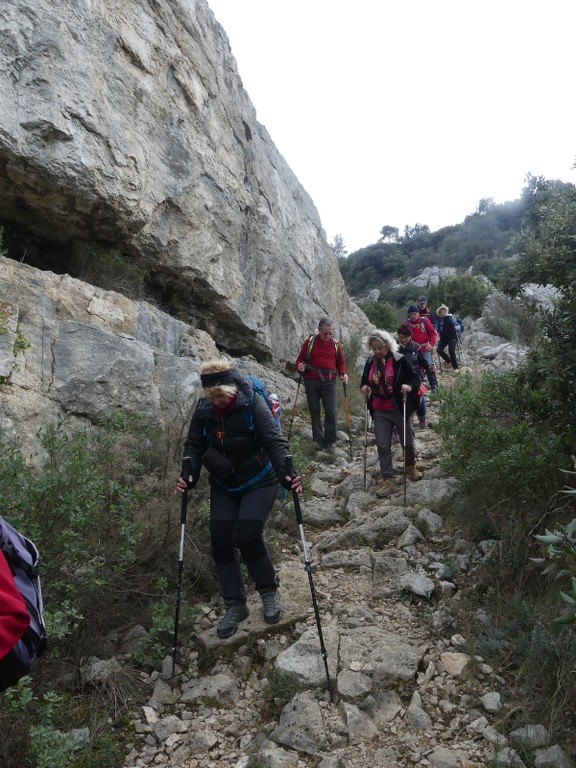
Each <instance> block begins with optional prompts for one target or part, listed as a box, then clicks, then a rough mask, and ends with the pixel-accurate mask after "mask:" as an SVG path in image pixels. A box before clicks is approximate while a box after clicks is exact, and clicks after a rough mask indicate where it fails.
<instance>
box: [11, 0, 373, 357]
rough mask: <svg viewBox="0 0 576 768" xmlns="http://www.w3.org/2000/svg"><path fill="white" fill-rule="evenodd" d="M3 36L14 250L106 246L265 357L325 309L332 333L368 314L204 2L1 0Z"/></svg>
mask: <svg viewBox="0 0 576 768" xmlns="http://www.w3.org/2000/svg"><path fill="white" fill-rule="evenodd" d="M0 34H1V36H2V41H3V42H2V46H1V49H0V103H1V105H2V107H1V110H0V223H3V224H4V226H5V244H7V245H8V246H9V248H10V251H9V255H10V256H12V257H13V258H14V259H15V260H16V261H17V262H19V261H20V260H22V261H24V262H25V263H28V264H32V265H33V266H38V267H41V268H44V269H46V268H51V269H52V270H53V271H54V272H58V273H60V274H64V273H70V274H72V275H76V276H82V275H81V274H78V272H77V271H75V269H74V265H75V258H76V257H77V254H78V251H79V249H81V248H82V246H83V244H86V243H90V244H97V245H98V246H99V249H94V250H92V251H88V253H90V254H92V256H91V258H93V259H98V258H99V255H98V254H102V252H104V251H105V250H106V249H116V250H117V251H118V252H119V253H120V254H122V258H123V259H125V260H126V261H128V262H130V261H131V262H133V263H134V264H143V265H145V267H146V273H147V276H148V277H147V290H148V295H151V296H152V297H153V298H154V299H155V301H156V302H157V303H158V304H159V305H160V306H161V307H162V308H164V309H165V310H167V311H168V313H169V314H170V315H172V316H174V317H177V318H178V319H179V320H181V321H182V322H184V323H186V324H187V325H190V326H192V327H193V328H196V329H200V330H202V331H205V332H207V333H208V334H210V336H212V337H213V338H214V340H215V341H216V343H217V345H218V347H219V348H220V349H222V350H225V351H228V352H230V353H231V354H233V355H241V354H246V353H249V354H253V355H255V356H256V357H257V358H258V359H259V360H261V361H262V362H265V363H268V364H274V365H275V366H277V365H278V364H283V363H285V361H287V360H291V359H293V357H294V355H295V353H296V350H297V345H298V342H299V341H300V340H301V338H302V337H303V336H305V335H306V334H307V333H308V332H310V331H311V330H313V329H314V327H315V325H316V323H317V320H318V317H319V316H320V315H322V314H329V315H331V316H332V317H333V318H334V320H335V321H336V324H337V328H338V332H339V333H340V334H341V335H343V336H344V337H346V336H347V335H348V334H350V333H353V332H357V331H359V330H361V329H363V328H365V325H366V319H365V317H364V316H363V314H362V313H361V312H360V311H359V310H358V309H357V308H356V307H355V305H353V304H352V303H351V302H350V300H349V299H348V296H347V294H346V291H345V288H344V284H343V282H342V280H341V278H340V274H339V270H338V265H337V261H336V259H335V257H334V255H333V253H332V251H331V249H330V248H329V246H328V245H327V242H326V237H325V233H324V231H323V230H322V227H321V223H320V220H319V216H318V212H317V211H316V209H315V207H314V204H313V202H312V200H311V199H310V197H309V196H308V195H307V193H306V192H305V190H304V189H303V188H302V186H301V185H300V184H299V182H298V180H297V179H296V177H295V176H294V174H293V173H292V172H291V170H290V168H289V167H288V166H287V164H286V162H285V161H284V159H283V158H282V156H281V155H280V154H279V152H278V150H277V149H276V147H275V146H274V143H273V142H272V140H271V138H270V136H269V135H268V133H267V131H266V129H265V128H264V127H263V126H262V125H260V124H259V123H258V121H257V119H256V112H255V109H254V107H253V105H252V104H251V102H250V100H249V97H248V95H247V94H246V92H245V90H244V89H243V86H242V82H241V79H240V76H239V74H238V72H237V69H236V63H235V60H234V58H233V56H232V53H231V51H230V47H229V43H228V39H227V37H226V34H225V32H224V30H223V29H222V28H221V26H220V25H219V24H218V23H217V22H216V21H215V19H214V16H213V14H212V12H211V10H210V9H209V7H208V5H207V4H206V2H204V0H163V1H162V2H157V1H156V0H141V1H140V2H137V3H124V2H121V1H120V0H89V1H88V2H85V1H83V2H81V1H80V0H50V2H49V3H47V2H46V0H11V2H10V3H3V4H2V5H1V6H0ZM104 268H105V267H104Z"/></svg>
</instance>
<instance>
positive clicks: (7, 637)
mask: <svg viewBox="0 0 576 768" xmlns="http://www.w3.org/2000/svg"><path fill="white" fill-rule="evenodd" d="M426 304H427V299H426V297H425V296H421V297H420V298H419V299H418V301H417V303H416V304H411V305H410V306H409V307H408V312H407V318H406V320H405V322H404V323H402V325H401V326H400V327H399V328H398V329H397V334H396V335H397V337H398V341H397V340H396V338H394V336H393V335H392V334H391V333H389V332H387V331H381V330H374V331H372V332H371V333H370V334H369V335H368V338H367V348H368V352H369V357H368V358H367V360H366V361H365V364H364V368H363V371H362V376H361V381H360V389H361V392H362V393H363V395H364V397H365V399H366V425H367V424H368V413H370V415H371V416H372V419H373V423H374V435H375V442H376V448H377V455H378V462H379V471H380V475H381V479H380V484H379V487H378V490H377V492H376V493H377V496H378V497H380V498H384V497H386V496H388V495H389V494H391V493H392V492H393V490H394V487H395V485H396V483H397V482H398V481H399V480H403V481H404V482H405V481H406V478H408V479H410V480H419V479H420V478H421V477H422V474H421V472H420V471H419V470H418V468H417V465H416V442H415V432H414V426H413V421H412V416H413V414H414V413H417V414H418V419H419V423H420V426H421V427H423V428H425V427H426V426H427V421H426V396H425V393H426V386H425V385H424V379H425V378H426V379H427V380H428V383H429V387H430V389H431V390H432V391H434V390H435V389H436V388H437V387H438V381H437V377H436V368H435V365H434V361H433V358H432V350H433V349H434V346H435V344H436V342H437V341H438V355H439V356H440V357H441V358H442V359H443V360H444V361H445V362H447V363H449V364H450V365H451V366H452V369H453V370H455V371H458V369H459V365H458V360H457V357H456V347H457V343H458V337H459V331H460V329H459V327H458V321H457V319H456V318H455V317H454V316H453V315H451V314H450V313H449V311H448V307H446V306H445V305H442V306H440V307H439V308H438V310H437V313H436V315H437V316H436V317H433V316H432V314H431V312H430V310H429V309H428V308H427V306H426ZM446 348H447V349H448V354H446V352H445V349H446ZM295 369H296V371H297V372H298V376H299V379H298V389H297V392H296V398H295V402H294V411H295V409H296V405H297V400H298V392H299V389H300V383H301V381H302V380H303V382H304V390H305V393H306V401H307V405H308V410H309V413H310V420H311V427H312V438H313V440H314V442H315V443H316V445H317V446H318V447H319V448H321V449H323V450H327V451H329V452H333V451H334V449H335V445H336V442H337V409H336V380H337V378H339V379H340V380H341V382H342V384H343V387H344V399H345V404H346V415H347V420H348V432H349V437H350V424H349V412H348V407H347V406H348V400H347V396H346V384H347V383H348V375H347V372H346V361H345V358H344V352H343V350H342V345H341V343H340V342H339V341H338V340H337V339H336V338H335V337H334V323H333V322H332V320H330V319H329V318H327V317H323V318H321V319H320V322H319V323H318V330H317V333H315V334H312V335H310V336H308V337H307V338H306V339H305V340H304V341H303V343H302V345H301V348H300V351H299V353H298V356H297V358H296V361H295ZM200 380H201V385H202V397H201V398H200V400H199V401H198V404H197V406H196V408H195V411H194V414H193V416H192V419H191V422H190V425H189V429H188V434H187V437H186V440H185V444H184V454H183V459H182V470H181V473H180V476H179V477H178V478H177V481H176V487H175V491H176V492H179V493H182V494H183V496H182V520H181V541H180V559H179V584H178V595H177V613H176V626H175V635H174V648H173V651H174V654H173V659H174V660H175V656H176V647H177V629H178V615H179V614H178V609H179V601H180V584H181V574H182V559H183V554H182V553H183V546H184V524H185V518H186V500H187V492H188V491H189V490H190V489H192V488H194V487H195V486H196V485H197V484H198V481H199V479H200V474H201V470H202V467H204V468H205V469H206V470H208V473H209V480H208V482H209V488H210V515H209V531H210V543H211V550H212V558H213V561H214V566H215V570H216V574H217V577H218V581H219V585H220V590H221V594H222V597H223V600H224V606H225V610H224V614H223V616H222V617H221V618H220V620H219V621H218V623H217V626H216V634H217V636H218V637H219V638H221V639H225V638H228V637H231V636H232V635H233V634H234V633H235V632H236V631H237V630H238V625H239V623H240V622H242V621H243V620H244V619H246V618H247V617H248V615H249V609H248V606H247V596H246V588H245V585H244V579H243V576H242V570H241V562H242V561H243V562H244V564H245V567H246V570H247V572H248V575H249V577H250V579H251V580H252V581H253V583H254V587H255V589H256V591H257V592H258V593H259V595H260V597H261V601H262V611H263V619H264V621H265V622H266V623H267V624H276V623H277V622H278V621H279V620H280V618H281V616H282V603H281V600H280V593H279V589H278V587H279V581H278V575H277V573H276V570H275V568H274V565H273V563H272V561H271V558H270V553H269V551H268V547H267V545H266V541H265V538H264V528H265V524H266V521H267V520H268V517H269V516H270V513H271V511H272V507H273V504H274V501H275V499H276V496H277V492H278V486H279V485H280V486H282V487H283V488H285V489H287V490H288V491H290V492H292V494H293V499H294V506H295V510H296V516H297V520H298V522H299V525H300V529H301V538H302V547H303V550H304V552H306V542H305V538H304V534H303V530H302V520H301V511H300V502H299V497H298V494H300V493H301V491H302V482H301V478H300V476H299V475H298V473H297V472H296V471H295V469H294V467H293V464H292V457H291V455H290V449H289V444H288V439H287V438H286V437H285V436H284V434H283V432H282V429H281V426H280V422H279V418H278V413H277V412H278V407H279V401H278V398H277V397H276V396H275V395H270V394H268V392H267V390H266V387H265V385H264V383H263V382H262V381H260V380H259V379H257V378H256V377H254V376H251V375H246V374H244V373H242V372H241V371H240V370H238V369H237V368H235V367H233V366H232V365H231V364H230V363H229V362H227V361H225V360H222V359H217V360H210V361H208V362H205V363H203V364H202V365H201V367H200ZM322 412H323V413H322ZM293 416H294V413H293V414H292V417H293ZM322 417H323V418H322ZM291 426H292V424H290V428H291ZM289 434H290V433H289ZM394 437H396V439H397V440H398V441H399V442H400V443H401V446H402V449H403V457H404V472H403V477H402V478H401V477H399V476H398V475H397V473H396V471H395V469H394V466H393V459H392V443H393V439H394ZM365 447H366V445H365ZM350 449H351V439H350ZM365 462H366V458H365ZM365 466H366V463H365ZM404 487H406V486H404ZM0 523H1V524H2V527H0V545H1V547H0V549H1V551H0V690H4V688H6V687H8V686H10V685H14V684H15V683H16V682H17V681H18V679H20V677H22V675H23V674H25V673H26V672H27V671H28V670H29V669H30V667H31V666H32V664H33V663H34V661H35V659H36V657H37V656H38V655H40V654H41V653H42V650H43V648H44V645H45V641H46V635H45V630H44V625H43V621H42V600H41V592H40V583H39V578H38V572H37V567H36V564H37V560H38V553H37V550H36V549H35V547H34V545H33V544H32V542H30V541H29V540H27V539H25V538H24V537H22V536H21V535H20V534H19V533H18V532H17V531H15V529H12V528H11V526H9V525H7V524H6V523H5V521H3V520H2V518H0ZM305 565H306V570H307V572H308V574H309V579H310V588H311V591H312V596H313V604H314V608H315V613H316V618H317V623H318V630H319V635H320V640H321V644H322V643H323V640H322V636H321V627H320V620H319V615H318V609H317V605H316V600H315V595H314V588H313V583H312V577H311V567H310V563H309V562H308V561H306V564H305Z"/></svg>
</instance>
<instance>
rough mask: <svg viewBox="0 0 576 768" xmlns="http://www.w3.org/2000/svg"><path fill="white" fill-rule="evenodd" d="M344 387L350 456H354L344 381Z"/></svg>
mask: <svg viewBox="0 0 576 768" xmlns="http://www.w3.org/2000/svg"><path fill="white" fill-rule="evenodd" d="M342 386H343V387H344V411H345V413H346V426H347V428H348V446H349V448H350V458H352V433H351V431H350V406H349V404H348V395H347V394H346V384H344V382H342Z"/></svg>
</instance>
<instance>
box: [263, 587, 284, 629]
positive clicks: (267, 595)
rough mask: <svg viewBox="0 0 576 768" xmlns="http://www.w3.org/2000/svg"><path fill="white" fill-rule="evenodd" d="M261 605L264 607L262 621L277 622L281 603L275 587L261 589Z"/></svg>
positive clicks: (280, 613)
mask: <svg viewBox="0 0 576 768" xmlns="http://www.w3.org/2000/svg"><path fill="white" fill-rule="evenodd" d="M260 597H261V598H262V607H263V608H264V621H265V622H266V624H277V623H278V622H279V621H280V616H282V603H281V602H280V592H278V590H277V589H263V590H262V591H261V592H260Z"/></svg>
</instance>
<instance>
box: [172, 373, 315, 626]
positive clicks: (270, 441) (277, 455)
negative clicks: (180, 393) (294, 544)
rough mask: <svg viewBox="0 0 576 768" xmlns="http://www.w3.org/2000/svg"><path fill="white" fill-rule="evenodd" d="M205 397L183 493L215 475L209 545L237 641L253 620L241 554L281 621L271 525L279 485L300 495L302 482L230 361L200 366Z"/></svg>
mask: <svg viewBox="0 0 576 768" xmlns="http://www.w3.org/2000/svg"><path fill="white" fill-rule="evenodd" d="M200 379H201V382H202V386H203V388H204V392H203V394H204V396H203V397H202V398H201V399H200V401H199V402H198V405H197V407H196V410H195V412H194V415H193V416H192V421H191V422H190V428H189V430H188V437H187V438H186V442H185V445H184V457H183V461H182V474H181V476H180V477H179V478H178V480H177V482H176V491H178V492H180V493H185V492H187V490H188V489H190V488H194V486H195V485H196V484H197V483H198V480H199V477H200V472H201V469H202V466H204V467H205V468H206V469H207V470H208V472H209V473H210V540H211V545H212V557H213V558H214V563H215V566H216V572H217V575H218V580H219V582H220V588H221V590H222V595H223V597H224V603H225V607H226V610H225V613H224V616H223V617H222V618H221V619H220V621H219V622H218V625H217V627H216V634H217V635H218V637H219V638H227V637H231V636H232V635H233V634H234V633H235V632H236V631H237V629H238V624H239V622H241V621H243V620H244V619H246V618H247V616H248V607H247V605H246V591H245V588H244V584H243V579H242V574H241V570H240V558H239V557H238V551H239V553H240V555H241V557H242V559H243V560H244V562H245V564H246V568H247V569H248V573H249V574H250V576H251V578H252V580H253V581H254V584H255V587H256V590H257V591H258V592H259V594H260V596H261V598H262V605H263V610H264V621H265V622H266V623H267V624H276V623H277V622H278V621H279V620H280V617H281V615H282V604H281V602H280V593H279V591H278V577H277V575H276V571H275V569H274V566H273V565H272V562H271V560H270V555H269V552H268V548H267V546H266V543H265V541H264V525H265V523H266V520H267V519H268V516H269V515H270V511H271V509H272V505H273V504H274V500H275V498H276V494H277V491H278V483H281V484H282V485H283V486H284V487H285V488H287V489H288V490H290V491H294V492H296V493H300V491H301V490H302V483H301V481H300V476H299V475H297V474H295V476H294V477H290V476H288V475H287V474H286V471H285V465H286V458H287V456H288V455H289V451H288V441H287V440H286V438H285V437H284V435H283V434H282V432H281V430H280V428H279V427H278V425H277V424H276V422H275V420H274V417H273V416H272V413H271V411H270V409H269V407H268V405H267V404H266V402H265V401H264V398H263V397H261V396H260V395H259V394H257V393H256V392H255V391H254V388H253V386H252V382H251V380H250V379H249V378H248V377H247V376H245V375H244V374H243V373H242V372H241V371H239V370H237V369H235V368H232V367H231V366H230V365H229V363H227V362H226V361H224V360H211V361H209V362H206V363H203V364H202V366H201V368H200Z"/></svg>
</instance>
